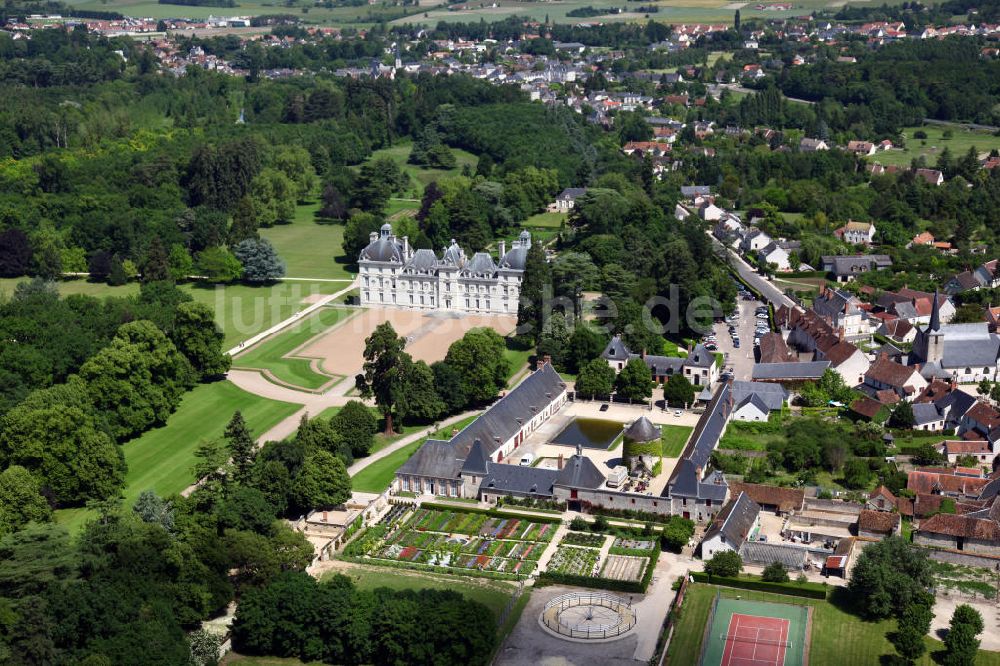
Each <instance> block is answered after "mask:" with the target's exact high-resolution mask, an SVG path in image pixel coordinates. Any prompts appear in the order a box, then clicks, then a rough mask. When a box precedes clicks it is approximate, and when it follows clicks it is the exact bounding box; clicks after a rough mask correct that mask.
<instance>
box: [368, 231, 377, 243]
mask: <svg viewBox="0 0 1000 666" xmlns="http://www.w3.org/2000/svg"><path fill="white" fill-rule="evenodd" d="M377 240H378V232H377V231H373V232H371V233H370V234H368V242H370V243H374V242H375V241H377Z"/></svg>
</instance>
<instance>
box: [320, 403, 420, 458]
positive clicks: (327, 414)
mask: <svg viewBox="0 0 1000 666" xmlns="http://www.w3.org/2000/svg"><path fill="white" fill-rule="evenodd" d="M341 409H342V407H327V408H326V409H324V410H323V411H322V412H320V413H319V416H318V417H317V418H321V419H332V418H333V417H334V416H336V415H337V412H339V411H340V410H341ZM369 409H371V411H372V414H374V415H375V418H377V419H378V428H379V431H378V433H377V434H376V435H375V442H374V443H373V444H372V453H377V452H378V451H381V450H382V449H384V448H385V447H387V446H389V445H390V444H392V443H393V442H396V441H398V440H399V439H401V438H403V437H406V436H407V435H409V434H410V433H413V432H416V431H417V430H420V428H422V427H423V426H411V425H404V426H402V428H401V429H400V427H399V425H398V424H397V425H396V426H395V427H394V430H397V432H396V434H394V435H391V436H389V437H386V436H385V434H384V433H383V431H384V430H385V421H384V420H383V419H382V414H381V412H379V410H378V409H377V408H376V407H370V408H369Z"/></svg>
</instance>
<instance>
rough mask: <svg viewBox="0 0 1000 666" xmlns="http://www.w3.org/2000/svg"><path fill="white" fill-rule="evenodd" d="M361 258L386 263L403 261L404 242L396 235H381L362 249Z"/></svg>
mask: <svg viewBox="0 0 1000 666" xmlns="http://www.w3.org/2000/svg"><path fill="white" fill-rule="evenodd" d="M361 259H362V260H367V261H380V262H384V263H389V262H393V263H403V244H402V243H400V242H399V241H397V240H396V238H395V237H394V236H385V235H383V236H381V237H379V238H376V239H375V240H373V241H372V242H371V243H369V244H368V246H367V247H365V249H363V250H361Z"/></svg>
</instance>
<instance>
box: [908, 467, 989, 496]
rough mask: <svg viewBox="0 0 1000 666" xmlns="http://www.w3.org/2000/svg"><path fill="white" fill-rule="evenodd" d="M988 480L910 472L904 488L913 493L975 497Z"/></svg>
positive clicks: (936, 473)
mask: <svg viewBox="0 0 1000 666" xmlns="http://www.w3.org/2000/svg"><path fill="white" fill-rule="evenodd" d="M989 481H990V480H989V479H972V478H969V477H966V476H956V475H954V474H941V473H938V472H924V471H915V472H910V474H909V476H908V477H907V479H906V487H907V488H909V489H910V490H912V491H913V492H915V493H926V494H932V493H935V492H941V493H949V494H959V495H968V496H970V497H971V496H976V495H978V494H979V491H980V490H981V489H982V487H983V486H985V485H986V484H987V483H989Z"/></svg>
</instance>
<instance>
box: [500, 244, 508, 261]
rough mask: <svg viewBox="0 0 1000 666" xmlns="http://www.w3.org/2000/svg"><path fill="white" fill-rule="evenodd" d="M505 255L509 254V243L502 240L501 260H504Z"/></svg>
mask: <svg viewBox="0 0 1000 666" xmlns="http://www.w3.org/2000/svg"><path fill="white" fill-rule="evenodd" d="M505 254H507V241H505V240H501V241H500V257H499V258H500V259H503V256H504V255H505Z"/></svg>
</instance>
